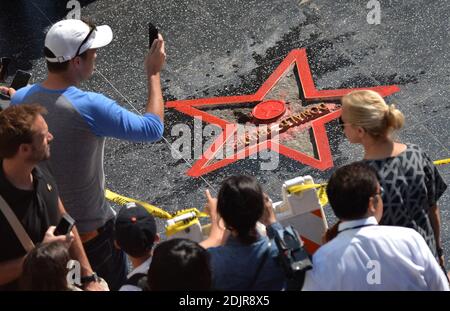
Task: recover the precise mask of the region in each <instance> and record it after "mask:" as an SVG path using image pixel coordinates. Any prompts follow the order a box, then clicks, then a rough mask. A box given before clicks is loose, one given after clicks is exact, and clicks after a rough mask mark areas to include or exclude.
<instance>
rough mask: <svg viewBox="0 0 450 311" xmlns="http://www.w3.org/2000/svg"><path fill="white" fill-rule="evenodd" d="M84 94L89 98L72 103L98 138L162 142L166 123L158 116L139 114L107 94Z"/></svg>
mask: <svg viewBox="0 0 450 311" xmlns="http://www.w3.org/2000/svg"><path fill="white" fill-rule="evenodd" d="M83 93H84V94H83V97H84V96H87V98H84V100H79V99H75V100H72V104H73V105H74V107H75V108H76V109H77V110H78V112H79V113H80V114H81V115H82V117H83V118H84V119H85V121H86V122H87V123H88V124H89V126H90V127H91V128H92V130H93V132H94V133H95V134H96V135H98V136H106V137H115V138H119V139H124V140H129V141H135V142H140V141H157V140H159V139H161V137H162V135H163V133H164V124H163V123H162V122H161V120H160V119H159V117H158V116H157V115H155V114H152V113H146V114H144V115H138V114H135V113H132V112H130V111H128V110H127V109H125V108H123V107H121V106H120V105H118V104H117V103H116V102H115V101H114V100H112V99H109V98H107V97H106V96H104V95H101V94H98V93H92V92H83ZM69 97H70V95H69Z"/></svg>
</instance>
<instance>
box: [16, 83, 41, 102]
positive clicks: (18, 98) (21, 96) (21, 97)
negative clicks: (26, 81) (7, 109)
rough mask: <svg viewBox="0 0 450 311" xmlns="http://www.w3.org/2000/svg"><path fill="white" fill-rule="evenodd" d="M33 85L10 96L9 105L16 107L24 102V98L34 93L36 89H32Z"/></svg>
mask: <svg viewBox="0 0 450 311" xmlns="http://www.w3.org/2000/svg"><path fill="white" fill-rule="evenodd" d="M33 86H34V85H28V86H25V87H23V88H21V89H19V90H17V91H16V93H15V94H14V95H13V96H11V102H10V104H11V105H18V104H20V103H21V102H23V101H24V100H25V97H27V96H28V95H30V94H32V93H33V92H34V91H36V88H33Z"/></svg>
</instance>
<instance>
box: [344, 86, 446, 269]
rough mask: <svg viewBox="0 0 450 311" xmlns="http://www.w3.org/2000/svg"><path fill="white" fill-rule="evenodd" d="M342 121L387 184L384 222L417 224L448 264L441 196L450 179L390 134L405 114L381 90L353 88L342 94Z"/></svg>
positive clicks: (419, 151)
mask: <svg viewBox="0 0 450 311" xmlns="http://www.w3.org/2000/svg"><path fill="white" fill-rule="evenodd" d="M340 121H341V122H340V123H341V126H342V129H343V131H344V133H345V136H346V137H347V138H348V140H349V141H350V142H351V143H353V144H361V145H362V146H363V148H364V162H365V163H367V164H368V165H370V166H372V167H373V168H374V169H375V170H376V172H377V174H378V178H379V180H380V184H381V186H382V187H383V188H384V190H385V193H384V195H383V203H384V213H383V217H382V218H381V220H380V224H383V225H393V226H404V227H409V228H413V229H415V230H416V231H417V232H419V233H420V234H421V235H422V236H423V238H424V239H425V241H426V242H427V244H428V246H429V247H430V249H431V251H432V252H433V254H434V255H435V256H437V257H438V260H439V263H440V265H441V266H442V267H443V268H444V269H445V267H444V263H445V261H444V256H443V249H442V242H441V234H440V227H441V220H440V212H439V208H438V206H437V201H438V199H439V198H440V197H441V196H442V194H443V193H444V191H445V190H446V188H447V185H446V184H445V182H444V180H443V179H442V177H441V175H440V174H439V172H438V170H437V168H436V167H435V166H434V165H433V162H432V161H431V160H430V158H429V157H428V155H427V154H426V153H425V152H424V151H423V150H422V149H421V148H420V147H418V146H416V145H413V144H403V143H400V142H397V141H394V139H393V138H392V132H393V131H394V130H398V129H400V128H401V127H402V126H403V123H404V117H403V114H402V113H401V112H400V111H399V110H398V109H397V108H395V107H394V105H387V104H386V103H385V101H384V99H383V97H381V95H380V94H378V93H377V92H374V91H354V92H351V93H349V94H347V95H346V96H344V97H343V98H342V115H341V119H340Z"/></svg>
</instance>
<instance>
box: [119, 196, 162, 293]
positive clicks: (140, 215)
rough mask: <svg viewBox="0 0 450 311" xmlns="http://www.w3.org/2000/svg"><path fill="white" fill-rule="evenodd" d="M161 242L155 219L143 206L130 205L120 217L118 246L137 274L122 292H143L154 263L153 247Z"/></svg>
mask: <svg viewBox="0 0 450 311" xmlns="http://www.w3.org/2000/svg"><path fill="white" fill-rule="evenodd" d="M158 242H159V235H158V233H157V227H156V222H155V218H154V217H153V216H152V215H151V214H150V213H149V212H148V211H147V210H146V209H145V208H144V207H142V206H140V205H136V204H135V203H129V204H127V205H126V206H124V207H123V208H122V209H121V210H120V211H119V213H118V214H117V219H116V223H115V244H116V247H119V248H121V249H122V250H123V251H124V252H125V253H126V254H127V255H128V258H129V259H130V261H131V264H132V265H133V271H131V272H130V273H129V274H128V276H127V281H126V282H125V284H123V285H122V287H121V288H120V289H119V290H120V291H141V290H143V288H144V287H145V283H146V282H145V279H146V276H147V271H148V269H149V267H150V262H151V260H152V248H153V245H154V244H155V243H158Z"/></svg>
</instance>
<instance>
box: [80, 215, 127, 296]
mask: <svg viewBox="0 0 450 311" xmlns="http://www.w3.org/2000/svg"><path fill="white" fill-rule="evenodd" d="M98 231H99V235H98V236H96V237H95V238H94V239H92V240H90V241H87V242H86V243H84V244H83V245H84V250H85V251H86V255H87V257H88V259H89V262H90V264H91V266H92V269H93V270H94V271H95V272H96V273H97V275H98V276H100V277H102V278H103V279H105V281H106V282H107V283H108V286H109V289H110V290H118V289H119V288H120V287H121V286H122V285H123V284H124V283H125V281H126V280H127V274H128V268H127V259H126V255H125V253H124V252H123V251H122V250H119V249H117V248H116V247H115V246H114V220H110V221H108V222H107V223H106V224H105V225H104V226H103V227H102V228H100V229H99V230H98Z"/></svg>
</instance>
